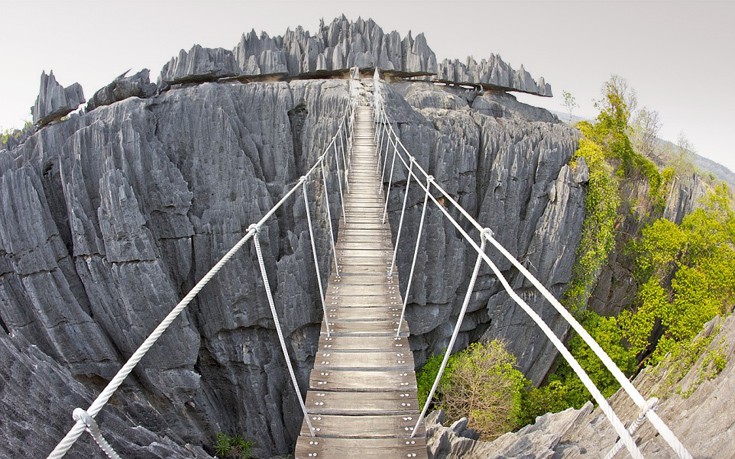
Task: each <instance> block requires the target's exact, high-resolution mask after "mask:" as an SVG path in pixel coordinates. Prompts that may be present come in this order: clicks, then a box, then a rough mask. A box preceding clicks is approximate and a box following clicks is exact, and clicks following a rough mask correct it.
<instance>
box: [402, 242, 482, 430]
mask: <svg viewBox="0 0 735 459" xmlns="http://www.w3.org/2000/svg"><path fill="white" fill-rule="evenodd" d="M488 231H489V230H488ZM480 245H481V247H480V250H482V251H483V252H484V251H485V237H484V233H482V234H480ZM481 264H482V256H481V253H478V256H477V261H475V267H474V268H473V270H472V277H470V283H469V284H468V285H467V293H466V294H465V297H464V301H463V302H462V309H460V311H459V315H458V316H457V322H456V323H455V324H454V330H452V337H451V339H450V340H449V344H448V345H447V350H446V351H444V358H443V359H442V363H441V366H439V371H438V372H437V374H436V378H434V383H433V384H432V386H431V390H430V391H429V395H427V396H426V401H425V402H424V408H423V409H422V410H421V414H420V415H419V418H418V419H417V420H416V425H415V426H414V427H413V430H412V431H411V438H413V437H414V435H416V431H417V430H418V428H419V426H420V425H421V422H422V421H423V420H424V417H425V416H426V411H427V410H428V409H429V405H431V400H432V399H433V398H434V393H435V392H436V388H437V387H438V386H439V381H440V380H441V378H442V375H443V374H444V370H445V369H446V367H447V362H448V361H449V357H450V356H451V355H452V349H454V343H455V342H456V341H457V335H459V329H460V327H462V321H463V320H464V315H465V313H466V312H467V306H468V305H469V304H470V299H471V298H472V290H474V288H475V282H476V281H477V275H478V274H479V273H480V266H481Z"/></svg>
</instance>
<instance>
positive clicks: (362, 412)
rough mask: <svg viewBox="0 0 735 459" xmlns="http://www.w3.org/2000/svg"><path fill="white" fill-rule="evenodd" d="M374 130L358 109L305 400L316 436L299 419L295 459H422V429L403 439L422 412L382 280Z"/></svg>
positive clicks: (385, 244) (384, 235)
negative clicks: (323, 315) (335, 266)
mask: <svg viewBox="0 0 735 459" xmlns="http://www.w3.org/2000/svg"><path fill="white" fill-rule="evenodd" d="M373 133H374V125H373V113H372V108H371V107H363V106H360V107H357V113H356V121H355V139H354V142H353V147H352V156H351V169H350V172H349V183H350V193H348V194H347V195H346V196H345V213H346V216H347V221H346V222H345V220H344V219H342V220H341V221H340V230H339V239H338V241H337V261H338V263H339V266H340V276H339V277H337V276H336V275H335V274H334V273H333V274H332V275H331V277H330V278H329V284H328V287H327V298H326V302H327V315H328V317H326V318H325V319H326V320H329V324H330V327H331V329H330V330H331V336H330V337H327V330H326V325H325V324H324V322H322V331H321V336H320V339H319V350H318V352H317V355H316V358H315V362H314V369H313V370H312V372H311V378H310V380H309V391H308V393H307V396H306V408H307V411H308V412H309V414H310V419H311V422H312V426H313V427H314V428H315V430H316V436H315V437H312V436H311V435H310V433H309V427H308V426H307V425H306V422H304V423H303V425H302V429H301V434H300V436H299V438H298V440H297V442H296V453H295V457H296V458H297V459H299V458H313V457H319V458H322V457H324V458H346V457H360V458H393V457H395V458H399V457H401V458H405V457H417V458H418V457H424V458H425V457H426V456H427V455H426V432H425V430H424V426H423V425H422V426H420V428H419V430H418V431H417V432H416V435H415V438H411V437H410V436H411V431H412V430H413V427H414V425H415V424H416V420H417V419H418V416H419V408H420V407H419V406H418V401H417V399H416V375H415V373H414V370H413V369H414V362H413V354H412V353H411V349H410V348H409V345H408V335H409V330H408V324H407V323H406V322H405V321H404V323H403V324H402V326H401V331H400V334H397V331H398V330H397V326H398V319H399V318H400V314H401V306H402V304H403V301H402V299H401V294H400V291H399V289H398V274H397V273H394V274H393V277H392V278H388V276H387V272H388V269H389V267H390V263H391V259H392V257H393V246H392V243H391V232H390V227H389V226H388V224H387V223H386V224H383V223H382V217H383V203H384V201H383V199H384V197H383V192H382V187H380V183H379V182H380V178H379V174H378V172H377V171H376V167H377V156H376V153H375V142H374V140H373ZM333 271H334V270H333ZM397 335H399V336H397Z"/></svg>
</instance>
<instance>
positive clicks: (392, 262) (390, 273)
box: [388, 161, 413, 277]
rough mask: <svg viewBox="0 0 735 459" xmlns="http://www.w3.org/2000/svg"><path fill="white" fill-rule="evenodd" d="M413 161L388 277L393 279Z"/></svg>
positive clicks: (409, 170) (409, 171)
mask: <svg viewBox="0 0 735 459" xmlns="http://www.w3.org/2000/svg"><path fill="white" fill-rule="evenodd" d="M412 167H413V161H412V162H411V164H410V165H409V168H408V177H407V178H406V194H404V195H403V208H402V209H401V219H400V221H399V222H398V232H397V233H396V243H395V248H394V250H393V260H392V261H391V262H390V270H389V271H388V277H393V269H394V268H395V267H396V256H398V243H399V242H401V229H402V228H403V217H404V216H405V215H406V203H407V202H408V191H409V189H410V187H411V168H412Z"/></svg>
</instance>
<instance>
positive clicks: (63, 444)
mask: <svg viewBox="0 0 735 459" xmlns="http://www.w3.org/2000/svg"><path fill="white" fill-rule="evenodd" d="M335 136H336V134H335ZM333 141H334V137H333V138H332V142H333ZM332 142H330V145H331V143H332ZM328 151H329V146H327V148H326V149H325V153H323V154H322V156H320V157H319V159H318V161H317V162H316V163H315V164H314V165H313V166H312V167H311V169H309V171H308V172H307V173H306V174H305V175H304V177H302V179H301V180H299V182H298V183H297V184H296V185H294V186H293V187H292V188H291V189H289V191H288V192H287V193H286V194H285V195H283V196H282V197H281V199H280V200H279V201H278V202H277V203H276V204H275V205H273V207H271V209H270V210H269V211H268V212H267V213H266V214H265V215H263V216H262V217H261V219H260V220H259V221H258V222H257V223H256V224H255V225H257V226H258V227H259V226H262V225H263V224H264V223H265V222H266V221H267V220H268V219H270V218H271V217H272V216H273V215H275V213H276V212H277V211H278V209H280V208H281V206H283V204H284V203H285V202H286V201H287V200H288V199H289V198H290V197H291V196H292V195H293V194H294V193H295V192H296V191H298V189H299V188H302V183H303V180H305V177H309V176H311V175H312V174H313V173H314V172H315V171H316V169H317V167H319V166H320V165H322V164H323V161H324V159H325V157H326V156H327V153H328ZM322 174H324V169H323V166H322ZM325 183H326V179H325ZM325 194H326V186H325ZM328 209H329V206H328V205H327V210H328ZM329 221H330V225H331V218H329ZM330 229H331V227H330ZM254 234H255V232H254V230H252V228H249V229H248V231H247V232H246V233H245V235H244V236H243V237H242V238H241V239H240V240H239V241H237V243H235V245H233V246H232V248H231V249H230V250H228V251H227V253H225V255H224V256H223V257H222V258H221V259H220V260H219V261H218V262H217V263H216V264H215V265H214V266H213V267H212V268H211V269H210V270H209V271H208V272H207V273H206V274H205V275H204V277H202V278H201V279H200V280H199V282H197V283H196V284H195V285H194V287H192V289H191V290H190V291H189V293H187V294H186V296H184V298H182V299H181V300H180V301H179V303H178V304H177V305H176V306H175V307H174V308H173V309H172V310H171V311H170V312H169V313H168V315H166V317H165V318H164V319H163V320H162V321H161V322H160V323H159V324H158V326H156V328H155V329H154V330H153V331H152V332H151V333H150V335H148V337H147V338H146V339H145V340H144V341H143V343H141V345H140V346H139V347H138V349H136V351H135V352H133V354H132V355H131V356H130V358H129V359H128V360H127V362H125V364H124V365H123V366H122V367H121V368H120V370H118V372H117V373H116V374H115V376H113V378H112V379H111V380H110V382H109V383H107V385H106V386H105V387H104V389H102V391H101V392H100V393H99V395H98V396H97V398H95V399H94V401H92V404H90V406H89V408H87V409H86V410H84V411H85V412H86V413H88V415H89V416H90V417H91V418H92V419H94V418H95V417H96V416H97V415H98V414H99V412H100V411H102V409H103V408H104V407H105V405H106V404H107V402H108V401H109V400H110V398H111V397H112V396H113V394H114V393H115V392H116V391H117V389H118V388H119V387H120V385H122V383H123V381H124V380H125V379H126V378H127V377H128V376H129V375H130V373H131V372H132V371H133V369H134V368H135V367H136V366H137V365H138V363H139V362H140V361H141V360H142V359H143V357H144V356H145V355H146V354H147V352H148V351H149V350H150V348H151V347H152V346H153V345H154V344H155V343H156V342H157V341H158V339H159V338H160V337H161V335H162V334H163V333H164V332H165V331H166V330H167V329H168V328H169V327H170V326H171V324H172V323H173V322H174V321H175V320H176V319H177V318H178V317H179V315H181V313H182V312H183V311H184V309H186V307H187V306H188V305H189V304H190V303H191V302H192V300H193V299H194V298H195V297H196V296H197V295H198V294H199V292H201V290H202V289H203V288H204V287H205V286H206V285H207V284H208V283H209V281H210V280H212V278H213V277H214V276H215V275H216V274H217V273H218V272H219V271H220V270H222V268H223V267H224V266H225V265H226V264H227V263H228V262H229V261H230V259H232V257H234V256H235V254H236V253H237V252H239V250H240V249H241V248H242V246H243V245H245V243H246V242H247V241H248V240H250V239H251V238H252V237H253V235H254ZM332 251H333V253H335V261H336V252H335V251H334V241H333V239H332ZM337 269H338V268H337ZM86 429H87V426H86V424H85V422H84V420H83V419H82V418H79V419H75V423H74V425H73V426H72V427H71V429H69V431H68V432H67V433H66V435H65V436H64V438H62V439H61V441H59V443H58V444H57V445H56V447H54V449H53V451H51V453H49V455H48V456H47V457H48V459H59V458H62V457H64V455H65V454H66V453H67V452H68V451H69V449H71V447H72V446H73V445H74V443H75V442H76V441H77V440H78V439H79V437H80V436H81V435H82V433H84V431H85V430H86Z"/></svg>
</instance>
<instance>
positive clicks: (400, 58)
mask: <svg viewBox="0 0 735 459" xmlns="http://www.w3.org/2000/svg"><path fill="white" fill-rule="evenodd" d="M352 67H360V68H363V69H371V68H376V67H377V68H379V69H381V70H383V71H393V72H397V73H399V74H415V75H425V76H428V77H430V78H432V79H439V80H442V81H448V82H452V83H457V84H472V85H482V86H483V87H486V88H488V89H493V88H494V89H502V90H511V91H521V92H526V93H530V94H536V95H541V96H549V97H550V96H552V92H551V85H549V84H547V83H546V82H545V81H544V79H543V78H539V80H538V81H536V80H534V79H533V77H532V76H531V74H530V73H528V72H527V71H526V70H525V69H524V68H523V66H521V67H520V68H519V69H518V70H515V69H513V68H511V66H510V65H509V64H507V63H505V62H503V60H502V59H501V58H500V57H499V56H496V55H491V56H490V58H488V59H483V60H481V61H480V62H479V63H478V62H477V61H475V60H474V59H472V58H468V59H467V61H466V63H462V62H460V61H458V60H448V59H445V60H444V61H443V62H442V63H441V64H437V59H436V55H435V54H434V52H433V51H432V50H431V48H430V47H429V45H428V43H427V41H426V37H425V36H424V34H418V35H416V37H414V36H413V35H412V34H411V33H410V32H409V33H408V35H407V36H405V37H403V38H401V36H400V34H398V32H396V31H393V32H390V33H385V32H383V30H382V29H381V28H380V27H379V26H378V25H377V24H376V23H375V22H374V21H373V20H372V19H368V20H363V19H361V18H358V19H357V21H354V22H351V21H349V20H348V19H347V18H346V17H345V16H341V17H338V18H335V19H334V20H333V21H332V22H331V23H329V25H326V24H324V23H323V22H322V23H321V24H320V26H319V30H318V31H317V32H316V33H314V34H313V35H312V34H311V33H309V32H308V31H306V30H304V28H302V27H296V28H295V29H294V30H290V29H289V30H287V31H286V33H285V34H284V35H282V36H275V37H271V36H269V35H268V34H267V33H265V32H262V33H261V34H260V35H258V34H257V33H256V32H255V30H252V31H250V32H249V33H247V34H243V35H242V37H241V38H240V42H239V43H238V44H237V46H236V47H235V49H234V50H233V52H229V51H226V50H223V49H221V48H218V49H207V48H202V47H200V46H198V45H197V46H195V47H194V48H192V49H191V51H189V52H188V53H186V52H185V51H184V50H181V52H180V53H179V56H178V57H174V58H172V59H171V61H170V62H169V63H168V64H167V65H166V66H165V67H164V69H163V71H162V73H161V76H160V79H159V81H161V82H166V83H171V84H176V83H185V82H191V81H212V80H213V79H217V78H221V77H225V76H233V75H235V74H237V75H238V76H254V75H289V76H292V77H293V76H299V75H307V74H309V75H313V74H319V73H322V74H327V73H333V72H344V71H346V70H348V69H350V68H352Z"/></svg>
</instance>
